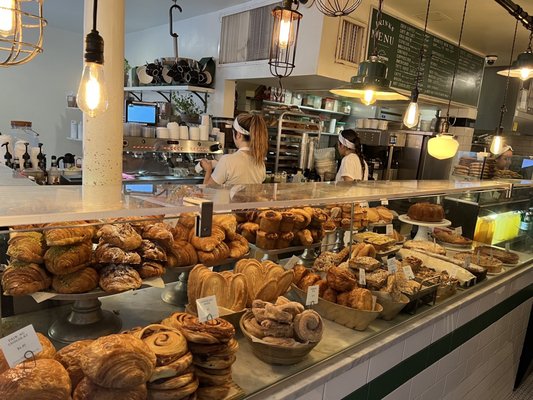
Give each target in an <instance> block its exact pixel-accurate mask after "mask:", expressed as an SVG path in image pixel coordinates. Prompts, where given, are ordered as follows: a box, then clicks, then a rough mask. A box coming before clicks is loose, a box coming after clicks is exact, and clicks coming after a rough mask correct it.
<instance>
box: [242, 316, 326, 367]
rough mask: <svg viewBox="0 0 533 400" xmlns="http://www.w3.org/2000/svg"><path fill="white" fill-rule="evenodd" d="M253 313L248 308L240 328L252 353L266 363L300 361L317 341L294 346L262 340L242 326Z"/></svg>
mask: <svg viewBox="0 0 533 400" xmlns="http://www.w3.org/2000/svg"><path fill="white" fill-rule="evenodd" d="M253 317H254V314H253V313H252V311H250V310H248V311H246V312H245V313H244V315H243V316H242V317H241V321H240V328H241V331H242V333H243V334H244V336H245V337H246V339H247V340H248V343H250V346H252V351H253V353H254V355H255V356H256V357H257V358H259V359H260V360H261V361H264V362H266V363H268V364H279V365H292V364H296V363H299V362H300V361H302V360H303V359H304V358H305V357H307V355H308V354H309V353H310V352H311V350H313V347H315V346H316V345H317V344H318V343H307V344H305V343H301V344H298V345H297V346H294V347H287V346H279V345H275V344H272V343H267V342H263V341H262V340H261V339H258V338H256V337H255V336H253V335H251V334H250V333H249V332H248V331H247V330H246V328H245V326H244V321H246V320H249V319H252V318H253Z"/></svg>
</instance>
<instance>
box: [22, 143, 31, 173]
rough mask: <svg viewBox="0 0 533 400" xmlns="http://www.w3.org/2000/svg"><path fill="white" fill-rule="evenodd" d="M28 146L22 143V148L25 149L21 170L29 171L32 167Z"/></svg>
mask: <svg viewBox="0 0 533 400" xmlns="http://www.w3.org/2000/svg"><path fill="white" fill-rule="evenodd" d="M28 145H29V143H24V146H25V148H26V149H25V151H24V154H23V155H22V159H23V160H24V161H23V164H22V168H24V169H31V168H32V166H33V165H32V163H31V160H30V153H28Z"/></svg>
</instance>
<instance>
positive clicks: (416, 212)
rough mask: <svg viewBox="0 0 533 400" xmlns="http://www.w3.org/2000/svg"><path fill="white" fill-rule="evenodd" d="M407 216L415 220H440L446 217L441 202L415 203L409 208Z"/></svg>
mask: <svg viewBox="0 0 533 400" xmlns="http://www.w3.org/2000/svg"><path fill="white" fill-rule="evenodd" d="M407 216H408V217H409V218H411V219H414V220H415V221H422V222H440V221H442V220H443V219H444V208H442V206H441V205H440V204H431V203H427V202H424V203H415V204H413V205H412V206H411V207H409V209H408V210H407Z"/></svg>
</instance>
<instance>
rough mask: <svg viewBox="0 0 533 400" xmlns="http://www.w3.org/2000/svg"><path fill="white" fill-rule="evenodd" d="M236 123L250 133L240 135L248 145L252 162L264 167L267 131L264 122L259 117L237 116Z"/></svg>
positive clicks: (250, 115) (249, 115)
mask: <svg viewBox="0 0 533 400" xmlns="http://www.w3.org/2000/svg"><path fill="white" fill-rule="evenodd" d="M237 122H238V123H239V125H240V126H241V127H243V128H244V129H246V130H247V131H248V132H250V135H242V137H243V140H244V141H246V142H249V143H250V155H251V156H252V158H253V160H254V162H255V163H256V164H258V165H264V164H265V157H266V154H267V151H268V131H267V126H266V123H265V120H264V119H263V117H262V116H260V115H252V114H239V115H238V116H237Z"/></svg>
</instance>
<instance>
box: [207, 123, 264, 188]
mask: <svg viewBox="0 0 533 400" xmlns="http://www.w3.org/2000/svg"><path fill="white" fill-rule="evenodd" d="M233 142H234V143H235V146H236V147H237V149H238V150H237V151H236V152H235V153H233V154H226V155H224V156H222V157H221V158H220V160H219V161H218V163H217V164H216V168H215V169H214V170H213V166H212V164H211V162H210V161H209V160H206V159H203V160H202V161H201V162H200V165H201V166H202V168H203V169H204V171H205V178H204V184H219V185H224V184H227V185H246V184H254V183H263V181H264V180H265V178H266V168H265V157H266V154H267V150H268V131H267V127H266V124H265V120H264V119H263V117H261V116H260V115H251V114H240V115H238V116H237V118H235V120H234V121H233Z"/></svg>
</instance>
